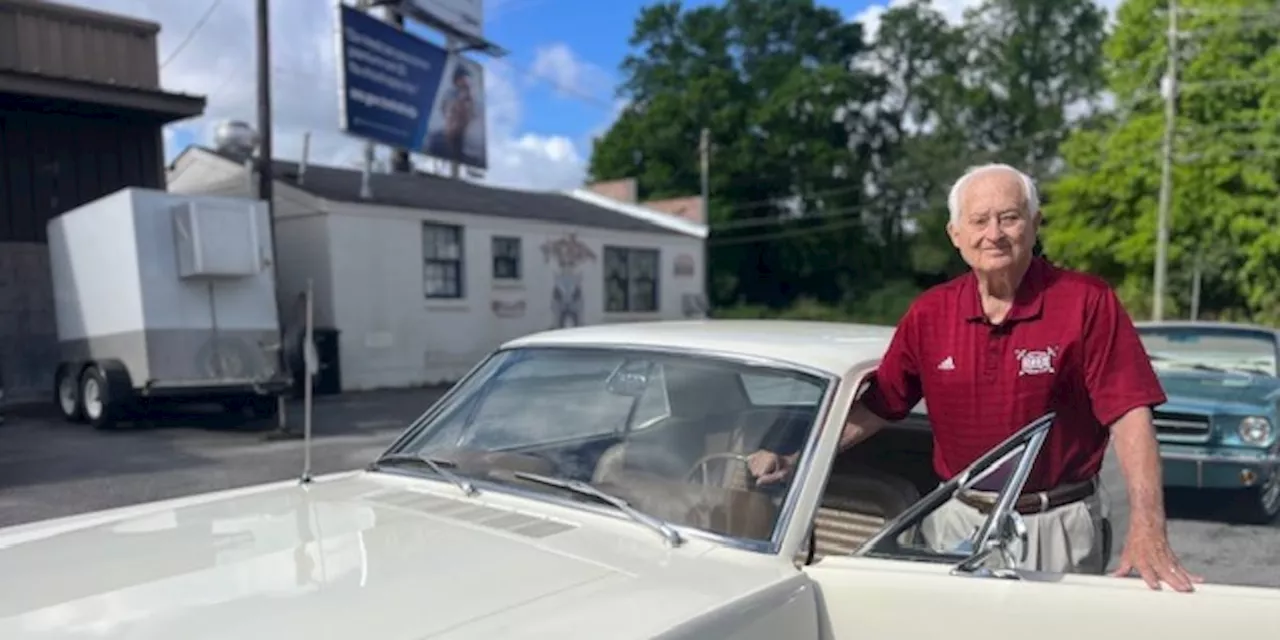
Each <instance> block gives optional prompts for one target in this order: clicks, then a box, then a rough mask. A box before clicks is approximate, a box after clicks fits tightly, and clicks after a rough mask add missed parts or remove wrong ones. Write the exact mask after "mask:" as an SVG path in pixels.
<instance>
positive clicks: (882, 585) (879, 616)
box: [802, 413, 1280, 640]
mask: <svg viewBox="0 0 1280 640" xmlns="http://www.w3.org/2000/svg"><path fill="white" fill-rule="evenodd" d="M1053 421H1054V414H1052V413H1050V414H1047V415H1045V416H1043V417H1041V418H1039V419H1037V420H1036V421H1034V422H1032V423H1030V424H1028V425H1027V426H1025V427H1024V428H1022V429H1021V430H1020V431H1019V432H1018V433H1016V434H1014V435H1013V436H1011V437H1010V438H1009V439H1007V440H1006V441H1005V442H1003V443H1001V444H1000V445H998V446H997V447H995V448H994V449H992V450H991V451H990V452H988V453H987V454H986V455H984V456H983V457H982V458H981V459H979V460H978V461H977V462H975V463H973V464H972V465H970V467H969V468H968V469H966V470H964V471H963V472H962V473H960V474H959V475H957V476H956V477H955V478H953V479H952V480H950V481H948V482H946V483H944V484H943V485H941V486H939V487H938V488H937V489H936V490H934V491H932V492H931V493H929V494H928V495H926V496H925V497H924V498H922V499H921V500H920V501H919V502H917V503H916V504H914V505H913V506H912V507H911V508H910V509H908V510H907V511H905V512H904V513H902V514H901V515H900V516H899V517H897V518H895V519H893V520H892V521H890V522H889V523H887V524H886V525H885V526H884V527H883V528H882V529H880V530H879V532H878V533H876V534H875V535H873V536H872V537H871V538H870V539H868V540H867V541H866V542H865V543H863V544H862V546H860V547H859V548H858V549H857V550H856V551H855V552H854V553H853V554H852V555H849V556H826V557H824V558H822V559H820V560H818V561H817V562H815V563H813V564H810V565H808V566H805V567H802V568H803V570H804V572H805V573H806V574H807V575H808V576H809V578H810V579H811V580H812V581H813V582H814V584H815V587H816V590H817V593H818V599H819V603H820V607H819V613H820V615H821V616H822V620H820V622H819V626H820V628H821V629H822V631H823V635H822V637H823V638H827V639H832V640H855V639H856V640H901V639H902V638H941V637H946V638H950V639H952V640H966V639H968V638H974V639H975V640H976V639H978V638H982V639H984V640H985V639H986V638H989V637H991V636H993V635H996V636H999V635H1004V634H1006V633H1018V634H1030V635H1035V636H1037V637H1039V638H1043V639H1045V640H1056V639H1059V638H1061V639H1062V640H1068V639H1070V640H1078V639H1079V638H1090V637H1091V638H1112V637H1138V638H1161V640H1171V639H1173V638H1188V639H1192V638H1194V639H1196V640H1203V638H1205V637H1211V636H1214V635H1222V634H1224V633H1225V634H1230V633H1241V634H1244V633H1254V634H1257V633H1267V634H1274V632H1275V629H1276V628H1277V624H1278V623H1277V620H1280V614H1277V612H1278V611H1280V589H1266V588H1256V587H1232V586H1220V585H1203V584H1202V585H1197V592H1196V593H1192V594H1183V593H1178V592H1175V591H1173V590H1172V589H1169V588H1168V587H1166V588H1165V589H1164V590H1162V591H1153V590H1151V589H1150V588H1148V587H1147V585H1146V583H1144V582H1143V581H1142V580H1139V579H1122V578H1112V577H1107V576H1088V575H1075V574H1070V575H1063V574H1049V573H1039V572H1031V571H1023V570H1019V569H1017V568H1016V566H1017V565H1018V563H1019V561H1020V559H1021V558H1023V557H1025V556H1024V549H1025V544H1026V542H1027V539H1026V538H1027V536H1026V528H1025V525H1024V523H1023V521H1022V517H1021V516H1020V515H1019V514H1018V513H1017V512H1016V511H1015V510H1014V508H1013V507H1014V502H1015V499H1016V497H1017V496H1018V495H1019V494H1021V492H1022V487H1023V485H1025V484H1026V480H1027V476H1028V475H1029V474H1030V471H1031V467H1032V464H1033V463H1034V462H1035V460H1036V457H1037V456H1038V454H1039V452H1040V449H1041V446H1042V445H1043V444H1044V441H1045V438H1046V437H1047V435H1048V433H1049V429H1050V428H1052V425H1053ZM1005 464H1013V465H1014V468H1013V472H1012V473H1011V474H1010V475H1009V477H1008V478H1007V480H1006V481H1005V484H1004V487H1003V489H1002V490H1001V491H1000V493H999V497H998V498H997V501H996V506H995V508H994V509H992V511H991V514H990V516H988V518H987V519H986V521H985V522H984V524H983V525H982V526H981V527H980V528H979V529H978V530H977V531H975V532H974V533H973V535H972V536H971V537H970V538H969V540H968V541H967V542H966V543H965V544H963V545H961V547H960V548H957V549H950V550H935V549H931V548H929V547H928V546H927V544H926V542H925V541H924V540H922V539H921V537H920V536H919V534H918V533H917V532H918V530H919V529H920V524H921V522H922V521H923V520H924V519H925V517H927V516H928V515H930V514H931V513H932V512H933V511H934V510H935V509H937V508H939V507H940V506H942V505H943V504H944V503H946V502H947V501H948V500H950V499H951V498H952V497H953V496H954V495H955V494H956V492H957V491H960V490H963V489H967V488H969V487H971V486H973V485H974V484H975V483H976V482H978V481H980V480H981V479H982V478H984V477H985V476H987V475H988V474H990V473H992V472H994V471H995V470H997V469H1000V468H1002V467H1003V466H1004V465H1005ZM1122 542H1123V541H1117V544H1119V543H1122Z"/></svg>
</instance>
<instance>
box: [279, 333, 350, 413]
mask: <svg viewBox="0 0 1280 640" xmlns="http://www.w3.org/2000/svg"><path fill="white" fill-rule="evenodd" d="M340 333H341V332H340V331H339V330H338V329H334V328H330V327H315V328H314V329H312V334H313V335H314V336H315V343H316V357H317V358H318V359H319V361H320V367H319V371H317V372H316V373H315V376H314V377H312V379H311V393H312V394H313V395H317V396H333V395H338V394H339V393H342V366H341V363H340V362H339V361H338V352H339V349H338V336H339V334H340ZM304 340H306V334H303V335H301V336H299V337H298V344H297V345H296V348H295V349H293V357H292V358H291V360H292V362H290V363H289V369H290V370H291V371H292V372H293V393H294V394H295V395H296V396H298V397H302V395H303V391H304V389H303V385H304V384H306V374H307V369H306V366H305V365H306V362H305V361H304V360H303V353H304V352H303V349H302V343H303V341H304Z"/></svg>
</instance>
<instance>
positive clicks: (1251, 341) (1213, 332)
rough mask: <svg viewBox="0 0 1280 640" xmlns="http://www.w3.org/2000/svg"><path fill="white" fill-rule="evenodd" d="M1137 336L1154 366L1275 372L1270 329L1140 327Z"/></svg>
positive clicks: (1264, 373) (1274, 349) (1273, 374)
mask: <svg viewBox="0 0 1280 640" xmlns="http://www.w3.org/2000/svg"><path fill="white" fill-rule="evenodd" d="M1138 335H1139V336H1141V338H1142V344H1143V346H1144V347H1145V348H1146V350H1147V354H1148V355H1150V356H1151V363H1152V365H1154V366H1155V367H1156V368H1157V369H1184V370H1185V369H1201V370H1214V369H1218V370H1223V371H1231V372H1236V373H1249V374H1255V375H1257V374H1261V375H1268V376H1273V377H1274V376H1276V374H1277V371H1276V343H1275V337H1274V335H1273V334H1271V333H1270V332H1266V331H1251V330H1247V329H1237V328H1232V327H1159V328H1155V327H1142V328H1139V329H1138Z"/></svg>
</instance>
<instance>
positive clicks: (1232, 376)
mask: <svg viewBox="0 0 1280 640" xmlns="http://www.w3.org/2000/svg"><path fill="white" fill-rule="evenodd" d="M1136 324H1137V327H1138V334H1139V335H1140V336H1141V339H1142V343H1143V346H1144V347H1145V348H1146V350H1147V354H1148V355H1149V356H1150V357H1151V363H1152V365H1153V366H1154V367H1155V370H1156V373H1157V375H1159V377H1160V382H1161V384H1162V385H1163V386H1164V391H1165V394H1166V395H1167V396H1168V397H1169V400H1168V402H1166V403H1164V404H1163V405H1160V406H1158V407H1156V408H1155V427H1156V437H1157V439H1158V440H1159V441H1160V457H1161V459H1162V461H1163V466H1164V484H1165V486H1166V487H1170V488H1187V489H1205V490H1231V493H1232V494H1233V496H1232V501H1233V504H1232V506H1233V507H1234V508H1235V509H1236V510H1237V511H1238V513H1239V515H1240V516H1241V517H1242V519H1244V520H1247V521H1252V522H1257V523H1269V522H1271V521H1273V520H1274V519H1275V518H1276V516H1277V513H1280V434H1278V433H1277V423H1280V410H1278V409H1277V406H1278V404H1277V403H1278V402H1280V370H1278V369H1277V363H1278V362H1280V333H1278V332H1277V331H1276V330H1275V329H1271V328H1268V327H1262V326H1257V325H1247V324H1231V323H1224V322H1203V321H1200V322H1196V321H1172V322H1139V323H1136Z"/></svg>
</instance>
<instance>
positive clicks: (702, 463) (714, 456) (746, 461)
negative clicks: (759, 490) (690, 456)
mask: <svg viewBox="0 0 1280 640" xmlns="http://www.w3.org/2000/svg"><path fill="white" fill-rule="evenodd" d="M714 460H731V461H735V462H741V463H742V466H743V467H746V472H747V483H748V485H753V484H755V476H753V475H751V468H750V466H749V465H750V463H751V459H750V458H748V457H747V456H744V455H742V454H740V453H710V454H707V455H705V456H702V457H701V458H698V461H697V462H694V463H693V466H692V467H690V468H689V471H688V473H685V474H684V481H685V482H693V475H694V472H695V471H698V470H699V469H701V470H702V484H704V485H705V484H708V482H707V480H708V478H707V465H708V463H709V462H712V461H714Z"/></svg>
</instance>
